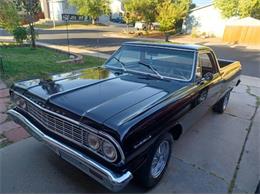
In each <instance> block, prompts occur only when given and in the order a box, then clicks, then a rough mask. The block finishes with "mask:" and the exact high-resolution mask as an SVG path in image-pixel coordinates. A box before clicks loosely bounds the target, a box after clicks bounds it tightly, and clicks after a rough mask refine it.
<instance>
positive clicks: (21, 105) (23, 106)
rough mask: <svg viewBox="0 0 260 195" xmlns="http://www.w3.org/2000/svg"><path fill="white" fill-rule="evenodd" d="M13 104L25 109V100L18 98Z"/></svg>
mask: <svg viewBox="0 0 260 195" xmlns="http://www.w3.org/2000/svg"><path fill="white" fill-rule="evenodd" d="M15 104H16V105H17V106H18V107H20V108H22V109H26V101H25V100H24V99H22V98H19V100H18V101H16V103H15Z"/></svg>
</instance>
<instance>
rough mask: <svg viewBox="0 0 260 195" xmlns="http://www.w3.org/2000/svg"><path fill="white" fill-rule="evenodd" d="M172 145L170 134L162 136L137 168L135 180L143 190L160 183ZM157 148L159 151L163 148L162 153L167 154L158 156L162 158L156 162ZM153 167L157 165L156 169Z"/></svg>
mask: <svg viewBox="0 0 260 195" xmlns="http://www.w3.org/2000/svg"><path fill="white" fill-rule="evenodd" d="M172 143H173V138H172V135H171V134H170V133H166V134H164V135H163V136H162V137H160V138H159V139H158V140H157V141H156V143H155V144H154V146H153V147H152V149H151V151H150V152H149V154H148V158H147V160H146V162H145V163H144V164H143V165H142V167H140V168H139V170H138V171H137V173H136V174H135V176H136V177H135V179H136V181H137V182H138V184H139V185H141V186H143V187H145V188H152V187H153V186H155V185H156V184H157V183H158V182H159V181H160V179H161V178H162V176H163V174H164V172H165V170H166V168H167V165H168V162H169V160H170V157H171V151H172V149H171V147H172ZM159 147H160V149H163V147H164V149H165V150H163V151H165V153H167V154H165V155H162V154H160V155H162V157H159V158H160V159H161V161H160V160H159V162H158V161H157V160H158V157H157V160H156V155H157V156H158V155H159V153H158V152H159ZM167 148H168V149H167ZM156 161H157V163H156ZM160 162H161V163H160ZM155 165H157V166H158V167H157V166H155ZM160 165H161V166H160ZM152 166H153V167H152ZM157 168H158V169H157Z"/></svg>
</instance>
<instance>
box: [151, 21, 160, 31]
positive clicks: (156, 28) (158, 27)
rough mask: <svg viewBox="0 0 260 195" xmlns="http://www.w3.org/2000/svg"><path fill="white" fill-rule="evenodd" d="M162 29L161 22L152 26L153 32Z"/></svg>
mask: <svg viewBox="0 0 260 195" xmlns="http://www.w3.org/2000/svg"><path fill="white" fill-rule="evenodd" d="M159 29H160V23H159V22H153V23H152V24H151V30H159Z"/></svg>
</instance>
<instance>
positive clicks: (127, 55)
mask: <svg viewBox="0 0 260 195" xmlns="http://www.w3.org/2000/svg"><path fill="white" fill-rule="evenodd" d="M240 73H241V65H240V63H239V62H238V61H227V60H219V59H217V58H216V55H215V54H214V52H213V51H212V49H210V48H209V47H205V46H199V45H184V44H172V43H158V42H127V43H124V44H122V46H121V47H120V48H119V49H118V50H117V51H116V52H115V53H114V54H113V55H112V56H111V57H110V58H109V59H108V60H107V61H106V62H105V64H104V65H103V66H101V67H95V68H89V69H83V70H78V71H74V72H69V73H63V74H58V75H51V76H49V77H47V78H46V77H45V78H40V79H33V80H27V81H20V82H17V83H15V84H13V86H12V87H11V89H10V96H11V99H12V101H13V104H14V107H13V108H12V109H10V110H9V111H8V113H9V115H10V116H11V117H12V118H13V120H14V121H16V122H17V123H19V124H21V125H22V126H23V127H24V128H25V129H27V131H28V132H29V133H30V134H31V135H32V136H34V137H35V138H36V139H38V140H39V141H42V142H43V143H45V144H47V145H48V146H49V147H50V148H51V149H53V150H54V151H55V152H56V153H57V154H58V155H59V156H60V157H61V158H63V159H64V160H66V161H68V162H70V163H71V164H73V165H74V166H76V167H78V168H79V169H81V170H82V171H83V172H85V173H86V174H87V175H89V176H90V177H92V178H93V179H95V180H96V181H98V182H99V183H100V184H102V185H104V186H105V187H107V188H108V189H110V190H112V191H119V190H121V189H122V188H124V187H125V186H126V185H127V184H128V183H129V181H130V180H131V179H132V178H135V179H136V180H137V181H138V182H139V183H140V184H141V185H142V186H144V187H147V188H150V187H153V186H154V185H156V184H157V183H158V182H159V180H160V179H161V178H162V176H163V173H164V172H165V170H166V167H167V164H168V162H169V159H170V156H171V152H172V145H173V142H174V141H176V140H178V139H179V137H180V136H181V135H183V134H184V133H185V132H186V131H187V129H189V128H190V126H191V125H192V124H193V123H194V122H195V121H198V120H199V119H200V118H201V117H202V116H203V114H205V113H206V112H207V111H208V110H209V109H210V108H212V109H213V111H215V112H217V113H223V112H224V111H225V109H226V107H227V104H228V101H229V96H230V92H231V91H232V89H233V88H234V87H235V86H237V85H238V84H239V83H240ZM39 155H40V154H39ZM57 166H58V165H57Z"/></svg>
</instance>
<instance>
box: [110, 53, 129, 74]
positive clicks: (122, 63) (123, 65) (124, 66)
mask: <svg viewBox="0 0 260 195" xmlns="http://www.w3.org/2000/svg"><path fill="white" fill-rule="evenodd" d="M112 58H114V59H115V60H116V61H118V62H119V64H120V65H121V66H122V68H123V69H124V71H126V65H125V63H124V62H122V61H120V60H119V59H118V58H117V57H115V56H113V57H112Z"/></svg>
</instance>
